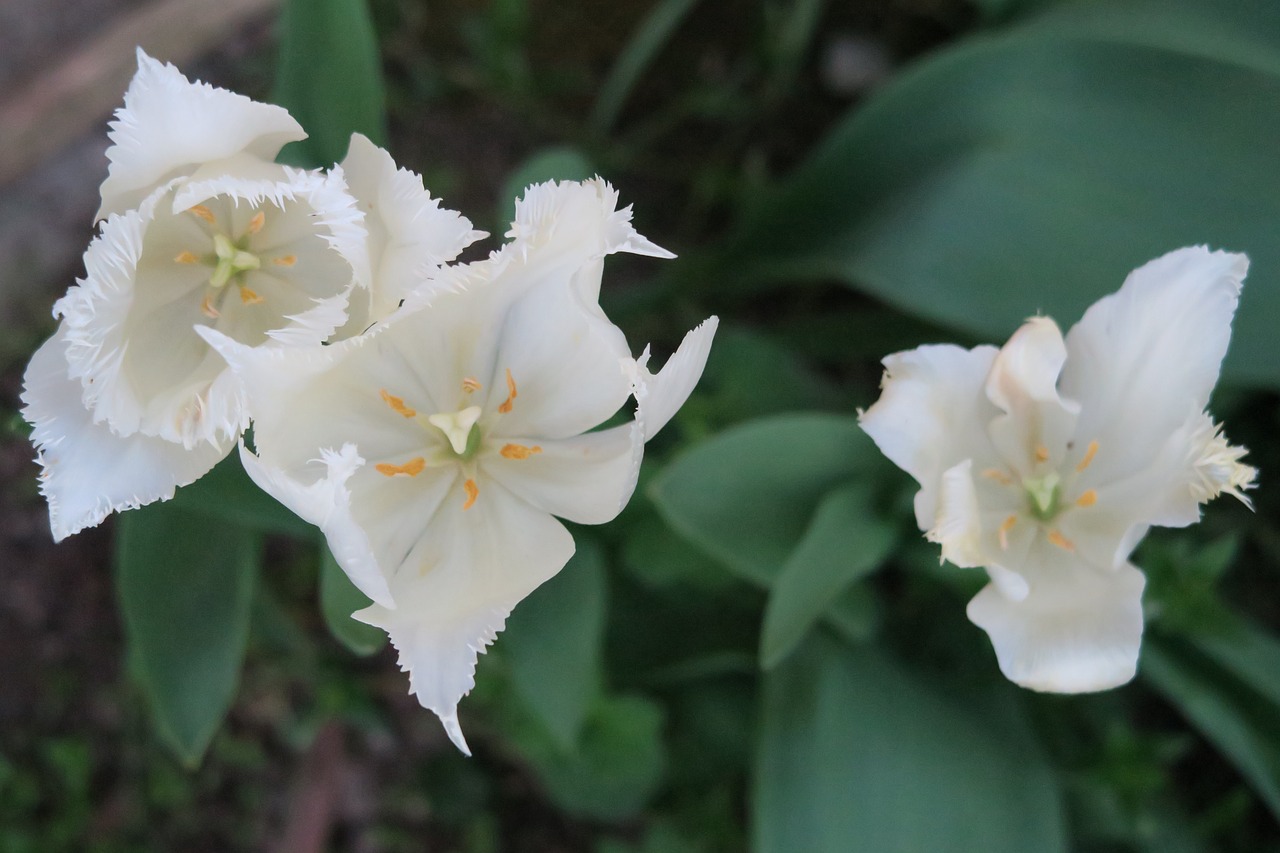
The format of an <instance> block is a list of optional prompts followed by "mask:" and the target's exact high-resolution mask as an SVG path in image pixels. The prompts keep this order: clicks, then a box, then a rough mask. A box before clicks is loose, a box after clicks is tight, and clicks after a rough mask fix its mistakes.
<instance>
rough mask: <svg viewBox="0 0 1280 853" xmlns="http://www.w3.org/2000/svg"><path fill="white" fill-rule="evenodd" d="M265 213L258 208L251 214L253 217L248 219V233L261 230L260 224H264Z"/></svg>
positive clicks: (255, 232) (265, 219)
mask: <svg viewBox="0 0 1280 853" xmlns="http://www.w3.org/2000/svg"><path fill="white" fill-rule="evenodd" d="M266 221H267V215H266V214H265V213H263V212H262V211H261V210H259V211H258V212H257V213H255V214H254V215H253V219H250V220H249V233H250V234H257V233H258V232H259V231H261V230H262V226H263V225H264V224H266Z"/></svg>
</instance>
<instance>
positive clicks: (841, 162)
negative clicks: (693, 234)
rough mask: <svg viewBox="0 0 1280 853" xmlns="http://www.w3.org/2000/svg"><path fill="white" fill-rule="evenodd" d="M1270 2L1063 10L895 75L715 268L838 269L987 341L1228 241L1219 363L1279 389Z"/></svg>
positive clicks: (1277, 13)
mask: <svg viewBox="0 0 1280 853" xmlns="http://www.w3.org/2000/svg"><path fill="white" fill-rule="evenodd" d="M1277 138H1280V5H1277V4H1275V3H1273V2H1270V0H1240V2H1235V3H1229V4H1215V3H1204V2H1194V0H1115V2H1107V3H1069V4H1064V5H1062V6H1060V7H1056V8H1053V9H1051V10H1049V11H1048V12H1047V13H1044V14H1041V15H1039V16H1035V17H1032V18H1031V19H1030V20H1029V21H1028V22H1027V23H1024V24H1022V25H1020V26H1015V27H1010V28H1008V29H1006V30H1004V31H1002V32H1000V33H999V34H998V35H995V36H983V37H976V38H971V39H969V40H967V41H963V42H960V43H958V44H956V45H955V46H953V47H951V48H949V49H946V50H942V51H939V52H937V53H935V54H933V55H932V56H931V57H930V58H929V59H927V60H926V61H924V62H922V63H920V64H919V65H916V66H915V67H914V68H912V69H911V70H909V71H907V72H905V73H903V74H901V75H899V76H898V77H897V78H896V79H895V80H894V81H893V82H892V83H891V84H889V85H887V86H885V87H884V88H882V89H881V90H879V91H878V92H877V94H876V95H875V96H874V97H873V98H872V99H871V100H870V101H868V102H867V103H866V104H864V105H860V106H859V107H858V108H857V110H856V112H854V113H853V114H852V115H851V116H850V118H848V119H847V120H846V121H844V123H842V124H841V125H839V126H838V127H837V128H836V130H835V131H834V132H833V133H832V134H831V135H830V136H829V137H828V139H827V140H826V142H825V143H824V144H823V145H822V146H821V148H820V149H819V150H818V151H817V152H816V153H815V154H814V155H813V156H812V157H810V158H809V160H808V161H807V162H806V163H805V164H804V165H803V166H802V167H801V168H799V169H798V170H797V171H796V172H795V173H794V174H793V175H792V176H791V177H790V178H789V179H788V180H787V181H786V182H785V183H784V184H783V185H782V186H781V187H779V188H778V190H777V192H774V193H771V194H769V196H768V197H767V198H765V199H763V200H762V202H761V203H760V204H759V205H758V206H756V207H755V208H754V209H753V212H752V213H751V214H750V215H749V216H748V217H747V218H746V220H745V222H744V225H743V227H742V228H741V229H740V230H739V231H738V232H737V236H736V238H735V239H731V240H729V241H728V242H727V245H726V246H725V248H724V251H723V253H722V254H721V256H720V257H721V259H722V261H723V263H724V264H725V266H723V267H721V268H720V270H719V276H720V280H721V281H724V282H732V284H733V286H734V287H735V288H741V287H743V286H745V285H746V284H747V283H748V282H750V281H753V280H754V281H755V282H757V283H759V282H762V281H780V280H794V279H796V278H801V279H816V280H826V279H832V278H835V279H838V280H841V281H844V282H846V283H848V284H849V285H851V286H853V287H856V288H858V289H860V290H863V291H865V292H866V293H869V294H871V295H873V296H875V297H877V298H879V299H882V300H884V301H885V302H888V303H890V304H892V305H895V306H898V307H900V308H902V309H904V310H907V311H909V312H911V313H914V314H916V315H918V316H920V317H922V318H926V319H928V320H931V321H936V322H940V323H944V324H947V325H951V326H954V327H956V328H958V329H962V330H964V331H965V332H968V333H972V334H975V335H978V336H981V337H982V338H984V339H988V340H997V341H998V340H1003V339H1004V338H1005V337H1007V336H1008V334H1009V333H1010V332H1011V331H1012V330H1013V329H1014V328H1015V327H1016V326H1017V325H1018V324H1019V323H1020V322H1021V321H1022V320H1023V319H1024V318H1025V317H1027V316H1028V315H1030V314H1033V313H1037V312H1043V313H1046V314H1049V315H1051V316H1053V317H1055V318H1057V319H1058V320H1059V321H1061V322H1062V323H1064V324H1069V323H1071V322H1074V321H1075V320H1076V319H1077V318H1079V317H1080V315H1081V314H1082V312H1083V311H1084V309H1085V308H1086V307H1087V306H1088V305H1089V304H1090V303H1091V302H1093V301H1094V300H1096V299H1097V298H1098V297H1100V296H1102V295H1104V294H1106V293H1110V292H1112V291H1114V290H1116V289H1117V288H1118V287H1119V286H1120V284H1121V282H1122V281H1123V279H1124V277H1125V275H1126V274H1127V273H1128V272H1130V271H1131V270H1133V269H1134V268H1136V267H1137V266H1139V265H1141V264H1142V263H1145V262H1146V261H1148V260H1150V259H1152V258H1155V257H1157V256H1159V255H1162V254H1164V253H1165V252H1168V251H1170V250H1172V249H1175V248H1178V247H1180V246H1187V245H1193V244H1200V243H1207V244H1209V245H1211V246H1215V247H1223V248H1228V249H1232V250H1235V251H1242V252H1247V253H1248V254H1249V255H1250V257H1251V258H1253V260H1254V267H1253V269H1254V273H1253V275H1252V277H1251V278H1250V284H1249V286H1248V287H1246V288H1245V290H1244V297H1243V302H1242V307H1241V310H1240V312H1239V314H1238V315H1237V320H1236V326H1235V336H1234V340H1233V342H1232V348H1231V352H1230V354H1229V355H1228V357H1227V360H1226V364H1225V368H1224V370H1225V372H1226V375H1227V376H1229V377H1230V378H1232V379H1234V380H1236V381H1240V382H1253V383H1265V384H1269V385H1273V386H1274V385H1280V348H1277V347H1275V346H1274V345H1273V337H1274V336H1273V331H1272V329H1273V326H1274V321H1273V318H1274V317H1276V316H1280V272H1278V271H1280V241H1277V240H1276V239H1275V234H1274V226H1273V223H1274V222H1276V221H1277V220H1280V170H1278V169H1276V168H1275V146H1274V140H1275V139H1277Z"/></svg>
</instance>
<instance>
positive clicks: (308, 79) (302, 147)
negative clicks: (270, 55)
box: [273, 0, 387, 167]
mask: <svg viewBox="0 0 1280 853" xmlns="http://www.w3.org/2000/svg"><path fill="white" fill-rule="evenodd" d="M278 26H279V28H280V30H279V31H280V64H279V68H278V69H277V72H276V87H275V93H274V95H273V99H274V100H275V102H276V103H278V104H280V105H281V106H283V107H285V108H286V109H288V110H289V112H291V113H292V114H293V117H294V118H296V119H297V120H298V122H299V123H301V124H302V127H303V129H305V130H306V131H307V133H308V134H310V136H309V137H308V138H307V139H304V140H303V141H301V142H295V143H291V144H290V145H288V146H286V147H285V149H284V151H283V152H281V155H280V159H281V161H283V162H287V163H294V164H296V165H301V166H309V167H317V166H329V165H331V164H333V163H335V162H337V161H339V160H341V159H342V158H343V157H344V156H345V155H346V152H347V144H348V143H349V142H350V139H351V134H352V133H356V132H359V133H363V134H364V135H365V136H367V137H369V138H370V139H371V140H373V141H374V142H375V143H378V144H379V145H381V144H384V142H385V140H386V123H387V119H386V93H385V91H384V87H383V81H382V66H381V62H380V60H379V58H378V42H377V39H376V38H375V36H374V31H373V22H372V21H371V20H370V18H369V9H368V6H367V4H366V2H365V0H285V3H284V7H283V9H282V10H281V14H280V22H279V24H278Z"/></svg>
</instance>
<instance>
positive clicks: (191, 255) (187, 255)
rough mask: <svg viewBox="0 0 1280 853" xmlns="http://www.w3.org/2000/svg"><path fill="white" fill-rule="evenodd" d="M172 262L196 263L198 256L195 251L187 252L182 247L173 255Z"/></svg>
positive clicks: (198, 259)
mask: <svg viewBox="0 0 1280 853" xmlns="http://www.w3.org/2000/svg"><path fill="white" fill-rule="evenodd" d="M173 262H174V263H175V264H198V263H200V256H199V255H197V254H196V253H195V252H188V251H186V250H185V249H184V250H183V251H181V252H179V253H178V254H177V255H175V256H174V258H173Z"/></svg>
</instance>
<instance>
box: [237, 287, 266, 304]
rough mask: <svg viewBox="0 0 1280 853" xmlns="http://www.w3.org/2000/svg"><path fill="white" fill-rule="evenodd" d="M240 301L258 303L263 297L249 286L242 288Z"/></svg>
mask: <svg viewBox="0 0 1280 853" xmlns="http://www.w3.org/2000/svg"><path fill="white" fill-rule="evenodd" d="M240 301H241V302H243V303H244V304H245V305H257V304H259V303H260V302H262V301H263V299H262V297H261V296H259V295H258V294H257V293H256V292H254V291H252V290H250V289H249V288H247V287H242V288H240Z"/></svg>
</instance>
